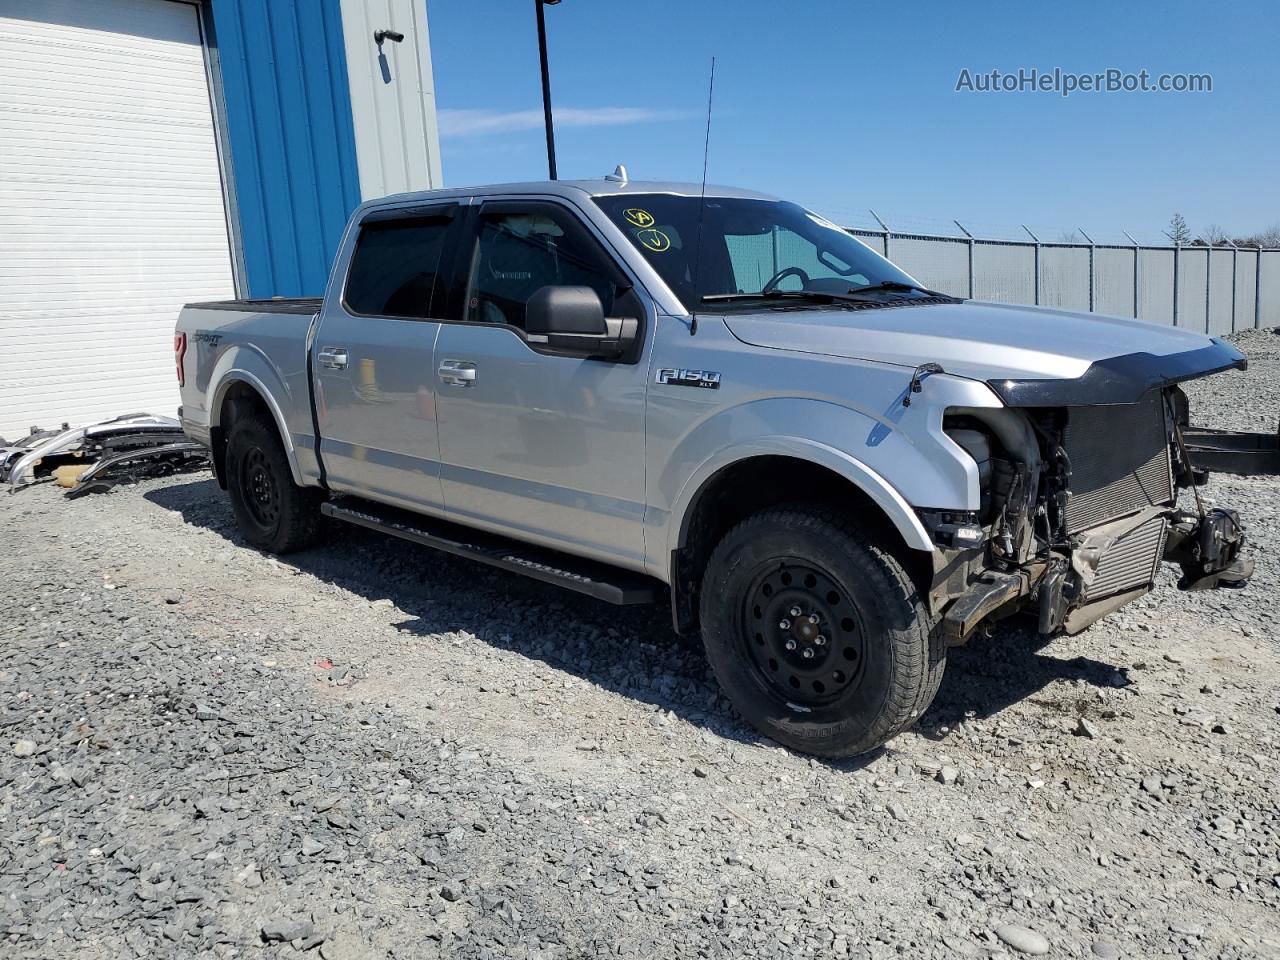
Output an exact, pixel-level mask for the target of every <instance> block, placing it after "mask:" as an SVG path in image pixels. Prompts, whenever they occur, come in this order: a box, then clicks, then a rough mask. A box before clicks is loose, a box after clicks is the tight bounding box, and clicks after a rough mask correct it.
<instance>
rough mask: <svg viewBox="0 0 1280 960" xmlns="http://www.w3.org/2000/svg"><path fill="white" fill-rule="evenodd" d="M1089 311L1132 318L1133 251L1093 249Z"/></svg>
mask: <svg viewBox="0 0 1280 960" xmlns="http://www.w3.org/2000/svg"><path fill="white" fill-rule="evenodd" d="M1093 309H1094V310H1095V311H1097V312H1098V313H1105V314H1108V315H1110V316H1113V317H1132V316H1133V251H1132V250H1125V249H1123V248H1116V247H1096V248H1095V249H1094V251H1093Z"/></svg>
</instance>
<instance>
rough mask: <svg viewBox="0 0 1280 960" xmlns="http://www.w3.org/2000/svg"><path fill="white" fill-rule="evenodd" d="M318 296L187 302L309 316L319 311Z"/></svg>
mask: <svg viewBox="0 0 1280 960" xmlns="http://www.w3.org/2000/svg"><path fill="white" fill-rule="evenodd" d="M323 302H324V301H323V300H322V298H320V297H273V298H271V299H270V300H207V301H205V302H203V303H188V304H187V305H186V307H187V309H191V310H239V311H240V312H242V313H300V314H304V315H306V316H310V315H311V314H313V313H318V312H319V311H320V304H321V303H323Z"/></svg>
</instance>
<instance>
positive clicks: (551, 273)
mask: <svg viewBox="0 0 1280 960" xmlns="http://www.w3.org/2000/svg"><path fill="white" fill-rule="evenodd" d="M603 256H604V255H603V254H602V253H601V251H600V250H599V248H598V247H597V246H596V245H595V244H594V243H593V242H592V241H591V239H590V238H589V236H588V235H587V234H586V232H585V230H583V229H582V228H581V227H579V226H577V225H576V224H575V223H574V222H573V220H572V218H571V217H570V216H569V215H568V214H565V213H561V212H560V211H557V210H554V209H552V208H550V207H548V206H545V205H539V206H530V207H529V208H527V209H523V210H520V211H519V212H515V211H511V210H505V211H503V212H499V213H486V212H482V214H481V217H480V229H479V234H478V237H477V239H476V246H475V250H474V251H473V254H472V257H471V273H470V278H469V282H468V287H467V313H466V319H467V320H470V321H472V322H477V323H498V324H506V325H508V326H512V327H519V328H520V329H522V330H523V329H524V325H525V323H524V321H525V304H527V303H528V301H529V298H530V297H531V296H533V294H534V293H536V292H537V291H538V290H540V289H541V288H543V287H546V286H571V287H579V286H581V287H591V288H592V289H593V290H595V291H596V293H597V294H599V296H600V303H601V304H602V305H603V307H604V311H605V315H606V316H610V315H612V313H613V309H614V299H615V296H616V294H617V286H616V284H615V283H614V274H613V273H612V272H611V271H610V270H609V269H608V267H607V265H606V264H605V262H604V260H603Z"/></svg>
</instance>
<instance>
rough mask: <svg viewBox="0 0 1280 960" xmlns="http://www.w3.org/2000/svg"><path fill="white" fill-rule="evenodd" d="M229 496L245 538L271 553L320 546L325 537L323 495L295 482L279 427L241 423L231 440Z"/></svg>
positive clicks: (246, 419)
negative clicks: (320, 538) (319, 539)
mask: <svg viewBox="0 0 1280 960" xmlns="http://www.w3.org/2000/svg"><path fill="white" fill-rule="evenodd" d="M226 475H227V492H228V493H229V494H230V495H231V509H232V511H233V512H234V513H235V515H236V523H237V524H238V525H239V527H240V532H241V533H242V534H243V535H244V538H245V539H246V540H248V541H249V543H251V544H252V545H253V546H255V547H257V548H258V549H260V550H266V551H268V552H270V553H289V552H290V551H292V550H299V549H301V548H303V547H306V546H310V545H311V544H312V543H314V542H315V541H316V539H317V537H318V535H319V532H320V500H321V499H322V494H321V493H320V491H319V490H312V489H309V488H306V487H300V486H298V485H297V484H295V483H294V482H293V475H292V474H291V473H290V472H289V461H288V459H287V458H286V457H285V452H284V445H283V444H282V443H281V442H280V438H279V436H277V435H276V431H275V427H274V425H271V426H268V425H267V424H264V423H263V422H262V421H261V420H260V419H258V418H257V417H244V418H241V419H238V420H236V421H235V423H234V424H232V427H231V435H230V436H229V437H228V438H227V454H226Z"/></svg>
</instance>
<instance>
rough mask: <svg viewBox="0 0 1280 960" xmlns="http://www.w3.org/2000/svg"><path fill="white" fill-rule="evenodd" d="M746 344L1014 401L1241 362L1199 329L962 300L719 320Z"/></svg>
mask: <svg viewBox="0 0 1280 960" xmlns="http://www.w3.org/2000/svg"><path fill="white" fill-rule="evenodd" d="M723 319H724V322H725V324H726V325H727V326H728V328H729V330H730V331H731V332H732V333H733V335H734V336H735V337H737V338H738V339H739V340H741V341H743V342H744V343H748V344H751V345H753V346H757V347H765V348H770V349H775V350H795V351H800V352H803V353H818V354H825V355H827V356H836V357H848V358H850V359H857V360H872V361H879V362H881V363H893V364H900V365H902V366H904V367H916V366H918V365H919V364H922V363H937V364H939V365H941V366H942V368H943V370H945V371H946V372H947V373H949V374H953V375H956V376H961V377H967V378H969V379H972V380H981V381H984V382H985V383H987V384H988V385H989V386H990V387H991V388H992V389H993V390H994V391H995V392H996V393H997V394H999V395H1000V397H1001V398H1002V399H1003V400H1004V401H1005V403H1007V404H1009V405H1010V406H1060V405H1070V404H1071V403H1091V404H1098V403H1135V402H1137V400H1138V399H1140V398H1141V396H1142V394H1144V393H1145V392H1146V391H1147V390H1149V389H1151V388H1152V387H1155V386H1159V385H1162V384H1166V383H1176V382H1178V381H1180V380H1189V379H1192V378H1194V377H1200V376H1205V375H1207V374H1210V373H1215V372H1217V371H1219V370H1225V369H1228V368H1230V367H1237V368H1240V369H1243V368H1244V365H1245V358H1244V355H1243V354H1241V353H1240V352H1239V351H1238V350H1236V349H1235V348H1234V347H1232V346H1231V345H1230V344H1227V343H1223V342H1222V341H1220V340H1215V339H1213V338H1210V337H1208V336H1205V335H1204V334H1200V333H1192V332H1190V331H1188V330H1181V329H1178V328H1175V327H1166V326H1160V325H1157V324H1152V323H1146V322H1143V321H1140V320H1125V319H1121V318H1119V317H1105V316H1101V315H1098V314H1094V313H1077V312H1071V311H1067V310H1054V309H1049V308H1045V307H1023V306H1012V305H1009V304H1001V303H988V302H983V301H977V300H967V301H963V302H959V303H942V304H939V303H936V302H935V303H931V304H921V305H918V306H906V305H899V304H894V305H891V306H885V307H883V308H878V309H861V310H846V309H833V310H822V311H816V310H795V311H788V312H785V313H784V312H774V311H770V312H765V313H760V312H754V313H741V314H730V315H727V316H724V317H723Z"/></svg>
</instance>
